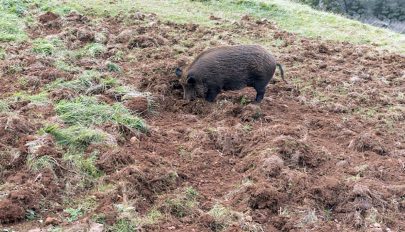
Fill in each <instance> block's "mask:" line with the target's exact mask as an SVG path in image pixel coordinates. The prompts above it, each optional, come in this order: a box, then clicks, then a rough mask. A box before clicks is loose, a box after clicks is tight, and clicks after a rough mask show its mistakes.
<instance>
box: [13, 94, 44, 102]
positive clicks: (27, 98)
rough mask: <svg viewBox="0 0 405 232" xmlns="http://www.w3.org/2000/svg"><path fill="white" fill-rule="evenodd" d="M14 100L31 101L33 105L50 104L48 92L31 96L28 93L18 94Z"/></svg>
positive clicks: (14, 96)
mask: <svg viewBox="0 0 405 232" xmlns="http://www.w3.org/2000/svg"><path fill="white" fill-rule="evenodd" d="M13 98H14V99H15V100H19V101H21V100H23V101H30V102H31V103H34V104H39V105H42V104H47V103H50V100H49V99H48V93H47V92H40V93H38V94H34V95H30V94H28V93H26V92H16V93H14V95H13Z"/></svg>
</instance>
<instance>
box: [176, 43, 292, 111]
mask: <svg viewBox="0 0 405 232" xmlns="http://www.w3.org/2000/svg"><path fill="white" fill-rule="evenodd" d="M276 66H277V67H279V69H280V73H281V78H282V79H283V80H284V71H283V68H282V66H281V65H280V64H278V63H276V61H275V59H274V57H273V56H272V55H271V54H270V53H269V52H268V51H266V50H265V49H264V48H263V47H261V46H259V45H237V46H223V47H216V48H212V49H208V50H206V51H204V52H202V53H201V54H199V55H198V56H197V57H196V58H195V60H194V61H193V62H192V63H191V64H190V65H188V66H187V67H186V68H185V69H184V71H183V70H182V69H180V68H176V75H177V77H179V78H181V79H180V83H181V84H182V86H183V89H184V99H186V100H194V99H195V98H197V97H198V98H205V99H206V100H207V101H210V102H213V101H214V100H215V98H216V96H217V95H218V94H219V93H220V92H221V91H222V90H223V91H227V90H239V89H242V88H244V87H247V86H248V87H253V88H254V89H255V90H256V99H255V101H256V102H257V103H260V102H261V101H262V100H263V97H264V93H265V92H266V86H267V84H268V83H269V81H270V80H271V79H272V77H273V75H274V72H275V70H276ZM284 81H285V80H284Z"/></svg>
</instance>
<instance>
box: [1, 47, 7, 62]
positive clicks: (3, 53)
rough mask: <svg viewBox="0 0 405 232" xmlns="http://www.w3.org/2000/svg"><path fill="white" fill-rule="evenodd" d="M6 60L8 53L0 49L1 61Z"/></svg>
mask: <svg viewBox="0 0 405 232" xmlns="http://www.w3.org/2000/svg"><path fill="white" fill-rule="evenodd" d="M4 59H6V51H5V50H4V48H1V47H0V60H4Z"/></svg>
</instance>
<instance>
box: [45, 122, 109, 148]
mask: <svg viewBox="0 0 405 232" xmlns="http://www.w3.org/2000/svg"><path fill="white" fill-rule="evenodd" d="M43 131H44V132H46V133H49V134H51V135H53V136H54V137H55V139H56V141H57V143H58V144H60V145H62V146H70V147H75V148H81V149H84V148H86V147H87V146H89V145H90V144H92V143H100V142H103V141H105V139H106V134H104V133H103V132H101V131H98V130H94V129H89V128H87V127H83V126H79V125H76V126H71V127H68V128H59V127H58V126H57V125H50V126H46V127H45V128H44V129H43Z"/></svg>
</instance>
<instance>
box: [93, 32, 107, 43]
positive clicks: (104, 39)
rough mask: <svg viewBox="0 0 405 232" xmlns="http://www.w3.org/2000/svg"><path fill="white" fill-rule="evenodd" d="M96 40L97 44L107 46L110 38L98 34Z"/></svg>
mask: <svg viewBox="0 0 405 232" xmlns="http://www.w3.org/2000/svg"><path fill="white" fill-rule="evenodd" d="M94 40H95V41H96V42H97V43H101V44H107V42H108V37H107V36H106V35H105V34H104V33H96V35H95V36H94Z"/></svg>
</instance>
